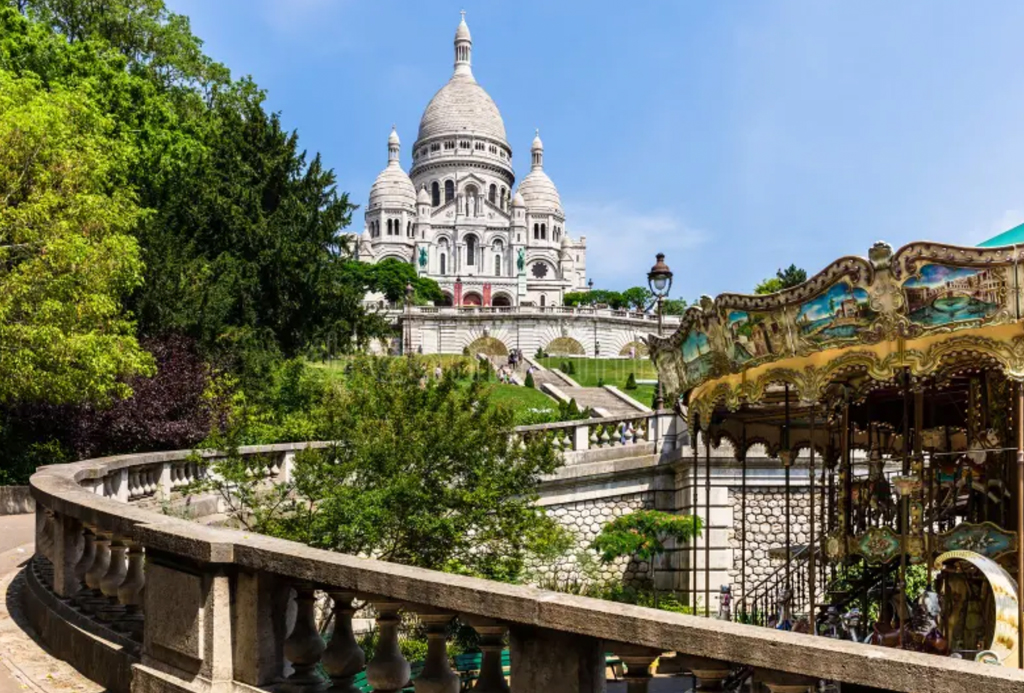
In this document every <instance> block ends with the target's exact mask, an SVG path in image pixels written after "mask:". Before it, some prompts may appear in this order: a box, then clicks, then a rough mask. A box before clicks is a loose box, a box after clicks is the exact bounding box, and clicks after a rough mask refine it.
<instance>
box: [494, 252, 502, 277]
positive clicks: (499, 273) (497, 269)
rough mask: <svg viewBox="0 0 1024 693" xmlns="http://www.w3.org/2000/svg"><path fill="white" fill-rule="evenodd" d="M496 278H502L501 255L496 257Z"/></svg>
mask: <svg viewBox="0 0 1024 693" xmlns="http://www.w3.org/2000/svg"><path fill="white" fill-rule="evenodd" d="M494 276H495V277H500V276H501V255H495V256H494Z"/></svg>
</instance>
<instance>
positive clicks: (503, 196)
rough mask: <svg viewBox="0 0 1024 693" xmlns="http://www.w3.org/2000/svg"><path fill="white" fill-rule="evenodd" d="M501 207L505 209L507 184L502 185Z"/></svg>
mask: <svg viewBox="0 0 1024 693" xmlns="http://www.w3.org/2000/svg"><path fill="white" fill-rule="evenodd" d="M501 208H502V209H505V186H504V185H503V186H501Z"/></svg>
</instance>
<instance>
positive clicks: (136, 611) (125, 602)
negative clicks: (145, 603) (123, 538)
mask: <svg viewBox="0 0 1024 693" xmlns="http://www.w3.org/2000/svg"><path fill="white" fill-rule="evenodd" d="M144 561H145V554H144V553H143V552H142V546H140V545H139V544H137V543H135V542H128V572H127V573H126V575H125V578H124V582H122V583H121V586H120V587H118V588H117V600H118V601H119V602H120V603H121V605H122V606H123V607H124V609H125V617H124V620H123V621H122V623H121V627H122V629H123V630H126V631H128V632H130V633H136V634H138V633H141V632H142V590H143V589H144V588H145V586H146V575H145V569H144Z"/></svg>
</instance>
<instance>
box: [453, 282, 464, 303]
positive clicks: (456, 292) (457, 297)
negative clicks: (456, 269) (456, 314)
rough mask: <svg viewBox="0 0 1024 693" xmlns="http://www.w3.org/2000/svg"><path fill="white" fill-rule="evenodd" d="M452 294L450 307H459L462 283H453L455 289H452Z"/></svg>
mask: <svg viewBox="0 0 1024 693" xmlns="http://www.w3.org/2000/svg"><path fill="white" fill-rule="evenodd" d="M453 292H454V293H453V294H452V305H453V306H461V305H462V282H460V281H456V282H455V287H454V289H453Z"/></svg>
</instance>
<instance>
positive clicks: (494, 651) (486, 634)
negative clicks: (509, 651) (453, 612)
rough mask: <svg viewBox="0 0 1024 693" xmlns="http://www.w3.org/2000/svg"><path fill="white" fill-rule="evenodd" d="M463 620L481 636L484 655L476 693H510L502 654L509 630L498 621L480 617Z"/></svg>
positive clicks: (481, 647)
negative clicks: (506, 632) (502, 662)
mask: <svg viewBox="0 0 1024 693" xmlns="http://www.w3.org/2000/svg"><path fill="white" fill-rule="evenodd" d="M462 618H463V620H464V621H465V622H466V623H468V624H469V625H470V626H472V627H473V630H475V631H476V632H477V633H478V634H479V635H480V650H481V651H482V652H483V653H484V656H483V661H481V663H480V678H479V679H477V682H476V687H474V688H473V691H474V693H509V688H508V682H507V681H505V671H504V667H502V664H501V654H502V652H503V651H504V649H505V643H504V639H505V631H506V630H508V628H507V627H506V626H505V625H504V624H502V623H499V622H498V621H494V620H492V619H489V618H483V617H480V616H464V617H462Z"/></svg>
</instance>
